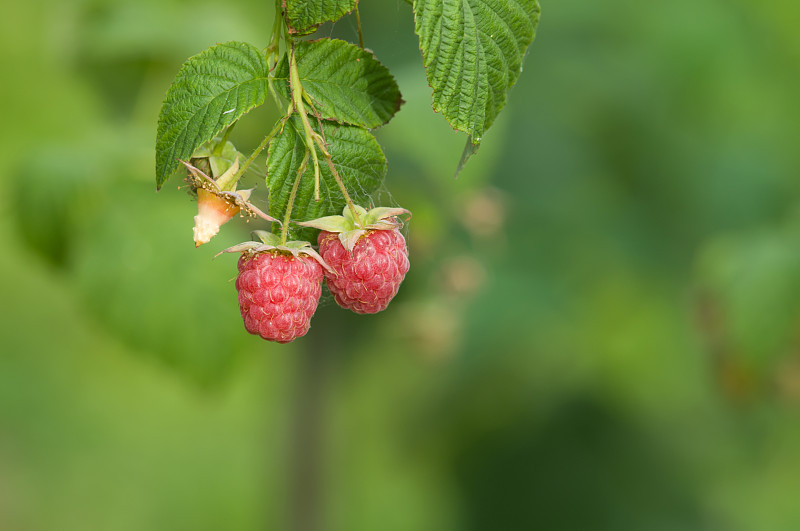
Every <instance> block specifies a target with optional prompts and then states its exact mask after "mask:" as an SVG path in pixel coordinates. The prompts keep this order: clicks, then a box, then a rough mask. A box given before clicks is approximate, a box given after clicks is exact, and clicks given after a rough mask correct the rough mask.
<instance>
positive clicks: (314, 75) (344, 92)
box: [275, 39, 403, 128]
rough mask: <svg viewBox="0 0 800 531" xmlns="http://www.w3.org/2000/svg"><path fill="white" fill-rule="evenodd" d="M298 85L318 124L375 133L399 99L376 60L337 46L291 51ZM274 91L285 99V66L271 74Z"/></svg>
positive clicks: (300, 46)
mask: <svg viewBox="0 0 800 531" xmlns="http://www.w3.org/2000/svg"><path fill="white" fill-rule="evenodd" d="M295 59H296V61H297V72H298V74H299V75H300V83H301V84H302V85H303V88H304V89H305V91H306V92H307V93H308V95H309V96H310V97H311V99H312V100H313V102H314V108H315V109H316V110H317V111H318V112H319V113H320V114H321V115H322V117H323V118H326V119H330V120H336V121H338V122H346V123H350V124H354V125H362V126H364V127H369V128H375V127H378V126H380V125H383V124H385V123H386V122H388V121H389V120H390V119H391V118H392V116H394V114H395V113H396V112H397V110H398V109H399V108H400V105H401V104H402V103H403V99H402V98H401V96H400V89H399V88H398V86H397V82H395V80H394V77H392V74H390V73H389V70H388V69H387V68H386V67H385V66H383V65H382V64H381V63H380V62H378V60H377V59H376V58H375V56H374V55H373V54H372V53H371V52H368V51H365V50H363V49H362V48H359V47H358V46H356V45H354V44H350V43H349V42H345V41H340V40H336V39H334V40H331V39H320V40H318V41H302V42H298V43H297V44H296V45H295ZM275 77H276V78H278V79H277V81H276V83H275V86H276V88H277V89H278V90H279V91H280V92H281V93H282V94H283V95H284V96H285V97H286V98H287V99H288V98H289V97H290V94H289V93H290V88H289V60H288V58H287V57H286V56H284V58H283V61H281V63H280V65H278V68H277V70H276V72H275Z"/></svg>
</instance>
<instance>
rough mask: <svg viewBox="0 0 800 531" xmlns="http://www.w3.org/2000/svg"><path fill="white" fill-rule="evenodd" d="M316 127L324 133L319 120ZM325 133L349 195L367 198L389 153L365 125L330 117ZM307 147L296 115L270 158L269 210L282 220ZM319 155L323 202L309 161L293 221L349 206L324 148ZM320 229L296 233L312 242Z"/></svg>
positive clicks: (358, 199)
mask: <svg viewBox="0 0 800 531" xmlns="http://www.w3.org/2000/svg"><path fill="white" fill-rule="evenodd" d="M312 126H313V128H314V130H315V131H317V132H319V128H318V124H317V123H316V120H314V121H312ZM322 134H323V135H324V137H325V141H326V143H327V146H328V151H329V152H330V154H331V156H332V158H333V162H334V166H335V167H336V170H337V172H338V173H339V175H340V177H341V178H342V181H343V182H344V185H345V188H347V191H348V193H349V194H350V197H351V198H352V199H353V201H355V202H356V203H364V204H366V203H368V200H369V196H370V194H372V193H373V192H374V191H375V190H377V189H378V187H379V186H380V184H381V182H382V181H383V178H384V176H385V175H386V157H385V156H384V154H383V151H382V150H381V147H380V145H379V144H378V141H377V140H376V139H375V137H374V136H372V133H370V132H369V131H368V130H366V129H364V128H363V127H357V126H353V125H341V124H337V123H334V122H327V121H324V122H322ZM305 150H306V146H305V142H304V136H303V124H302V122H301V121H300V118H299V117H297V116H295V117H293V118H292V119H290V120H288V121H287V122H286V126H285V127H284V128H283V131H282V132H280V133H279V134H278V135H276V136H275V138H273V139H272V142H270V145H269V152H268V153H269V156H268V159H267V187H268V188H269V213H270V215H272V216H274V217H276V218H278V219H283V217H284V215H285V214H286V206H287V204H288V202H289V196H290V193H291V190H292V186H293V185H294V181H295V179H296V177H297V171H298V170H299V169H300V166H301V164H302V162H303V158H304V155H305ZM319 159H320V201H319V202H317V201H314V169H313V165H312V163H311V162H310V161H309V163H308V167H307V168H306V171H305V173H304V174H303V176H302V177H301V181H300V186H299V188H298V190H297V196H296V198H295V202H294V207H293V208H292V219H293V220H298V221H300V220H309V219H315V218H321V217H323V216H331V215H336V214H340V213H341V212H342V209H343V208H344V205H345V200H344V196H343V195H342V192H341V191H340V189H339V186H338V185H337V184H336V181H335V180H334V178H333V175H332V174H331V171H330V168H329V167H328V165H327V164H326V163H325V162H324V158H323V156H322V154H321V153H320V154H319ZM316 232H317V231H316V230H315V229H311V228H305V229H298V230H297V231H296V233H295V235H294V236H293V237H296V238H298V239H303V240H310V241H311V240H312V239H313V238H314V235H315V234H316Z"/></svg>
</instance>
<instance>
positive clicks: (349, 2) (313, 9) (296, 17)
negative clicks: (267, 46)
mask: <svg viewBox="0 0 800 531" xmlns="http://www.w3.org/2000/svg"><path fill="white" fill-rule="evenodd" d="M357 2H358V0H283V13H284V17H285V18H286V25H287V26H288V27H289V32H290V33H297V34H300V35H306V34H308V33H312V32H313V31H314V30H315V29H316V27H317V26H319V25H320V24H322V23H323V22H328V21H329V20H331V21H333V20H338V19H340V18H342V17H343V16H344V15H345V14H347V13H349V12H350V11H352V10H353V9H355V7H356V3H357Z"/></svg>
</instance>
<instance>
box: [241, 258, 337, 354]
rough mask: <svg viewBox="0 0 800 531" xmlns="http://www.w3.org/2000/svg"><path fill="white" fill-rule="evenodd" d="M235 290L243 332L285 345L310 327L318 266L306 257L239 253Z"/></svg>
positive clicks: (317, 293)
mask: <svg viewBox="0 0 800 531" xmlns="http://www.w3.org/2000/svg"><path fill="white" fill-rule="evenodd" d="M236 289H237V290H238V292H239V309H240V310H241V312H242V319H244V327H245V328H246V329H247V331H248V332H250V333H251V334H257V335H260V336H261V337H263V338H264V339H266V340H268V341H277V342H278V343H288V342H290V341H293V340H294V339H296V338H298V337H301V336H304V335H305V334H306V332H308V329H309V327H310V326H311V316H313V315H314V312H315V311H316V309H317V303H318V302H319V296H320V292H321V290H322V266H321V265H320V264H319V263H318V262H317V261H316V260H315V259H314V258H311V257H309V256H305V255H299V256H292V255H288V254H284V253H281V252H279V251H267V252H260V253H258V254H255V255H254V256H253V255H250V254H243V255H242V256H241V257H240V258H239V276H238V277H237V278H236Z"/></svg>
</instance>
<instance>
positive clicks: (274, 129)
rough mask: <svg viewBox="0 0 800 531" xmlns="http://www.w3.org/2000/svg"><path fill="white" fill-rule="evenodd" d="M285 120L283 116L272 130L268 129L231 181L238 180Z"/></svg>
mask: <svg viewBox="0 0 800 531" xmlns="http://www.w3.org/2000/svg"><path fill="white" fill-rule="evenodd" d="M285 120H286V119H285V118H283V119H281V120H279V121H278V123H277V124H275V127H274V128H273V129H272V131H270V132H269V134H268V135H267V136H265V137H264V140H262V141H261V143H260V144H259V145H258V147H257V148H256V149H255V151H253V153H251V154H250V156H249V157H247V160H245V161H244V163H243V164H242V166H241V167H240V168H239V171H237V172H236V176H235V177H234V179H233V182H239V179H241V178H242V175H244V172H246V171H247V168H249V167H250V165H251V164H252V163H253V161H254V160H256V157H258V155H260V154H261V152H262V151H264V148H266V147H267V146H268V145H269V141H270V140H272V137H273V136H275V135H276V134H277V133H278V131H280V130H281V128H282V127H283V123H284V122H285Z"/></svg>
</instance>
